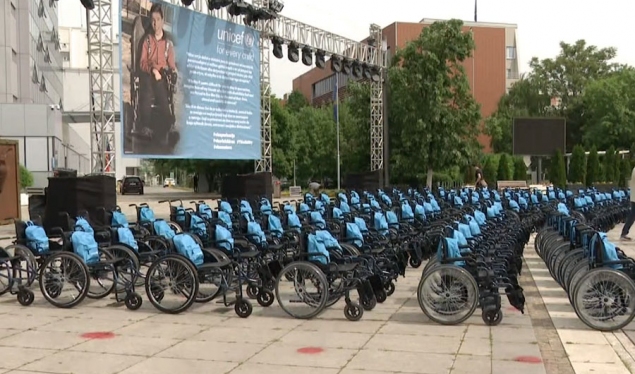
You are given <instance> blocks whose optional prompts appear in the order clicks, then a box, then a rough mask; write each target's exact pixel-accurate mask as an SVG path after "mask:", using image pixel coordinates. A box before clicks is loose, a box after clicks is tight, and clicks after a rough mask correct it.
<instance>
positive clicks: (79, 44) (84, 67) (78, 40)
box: [59, 27, 141, 179]
mask: <svg viewBox="0 0 635 374" xmlns="http://www.w3.org/2000/svg"><path fill="white" fill-rule="evenodd" d="M59 35H60V47H61V56H62V60H63V65H64V74H63V77H64V83H65V86H64V88H65V90H64V119H65V121H66V122H68V123H69V124H70V126H71V128H73V129H74V130H75V131H76V132H77V133H78V134H79V136H80V137H81V138H82V139H83V140H84V141H85V142H87V143H88V144H90V107H89V104H90V100H89V99H90V82H89V75H90V74H89V71H88V64H89V61H88V38H87V32H86V29H85V28H69V27H60V32H59ZM113 52H114V53H113V64H114V66H113V68H114V69H113V70H114V72H115V74H114V80H115V82H114V88H115V113H116V115H115V119H116V123H115V145H116V147H117V157H115V173H116V177H117V179H121V178H122V177H123V176H124V175H140V174H141V170H140V169H141V160H140V159H138V158H123V157H121V155H122V148H120V147H121V144H122V136H121V135H122V129H121V122H120V120H119V119H120V117H119V108H120V100H119V98H120V95H119V92H120V87H121V84H120V83H121V82H120V79H121V78H120V74H119V72H120V69H121V67H120V66H119V64H120V63H121V60H120V58H119V44H118V42H117V39H116V38H115V45H114V47H113ZM89 151H90V148H89Z"/></svg>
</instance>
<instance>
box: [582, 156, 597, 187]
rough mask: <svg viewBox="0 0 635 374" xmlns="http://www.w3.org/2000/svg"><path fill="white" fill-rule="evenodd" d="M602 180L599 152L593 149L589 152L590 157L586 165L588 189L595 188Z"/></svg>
mask: <svg viewBox="0 0 635 374" xmlns="http://www.w3.org/2000/svg"><path fill="white" fill-rule="evenodd" d="M599 178H600V156H598V150H597V148H595V147H592V148H591V150H590V151H589V156H588V158H587V163H586V180H585V184H586V185H587V187H591V186H593V185H594V184H595V183H597V182H599Z"/></svg>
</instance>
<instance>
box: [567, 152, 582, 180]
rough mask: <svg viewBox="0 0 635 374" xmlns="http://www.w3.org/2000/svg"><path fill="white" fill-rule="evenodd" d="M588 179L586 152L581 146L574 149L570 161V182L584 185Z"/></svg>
mask: <svg viewBox="0 0 635 374" xmlns="http://www.w3.org/2000/svg"><path fill="white" fill-rule="evenodd" d="M585 178H586V152H585V151H584V148H583V147H582V146H581V145H579V144H578V145H576V146H575V147H573V152H572V153H571V159H570V160H569V178H568V179H569V182H571V183H584V181H585Z"/></svg>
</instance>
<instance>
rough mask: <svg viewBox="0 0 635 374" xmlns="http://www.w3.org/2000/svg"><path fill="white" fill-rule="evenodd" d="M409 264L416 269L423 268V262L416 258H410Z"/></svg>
mask: <svg viewBox="0 0 635 374" xmlns="http://www.w3.org/2000/svg"><path fill="white" fill-rule="evenodd" d="M408 263H409V264H410V266H412V267H413V268H415V269H416V268H418V267H419V266H421V260H419V259H418V258H414V257H410V260H408Z"/></svg>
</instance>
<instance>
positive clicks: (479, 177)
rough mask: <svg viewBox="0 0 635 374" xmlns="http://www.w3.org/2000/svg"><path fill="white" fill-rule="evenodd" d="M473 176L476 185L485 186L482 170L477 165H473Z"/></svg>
mask: <svg viewBox="0 0 635 374" xmlns="http://www.w3.org/2000/svg"><path fill="white" fill-rule="evenodd" d="M474 178H475V180H476V182H474V185H475V186H476V187H482V188H487V182H485V178H484V177H483V171H482V170H481V168H480V167H479V166H478V165H474Z"/></svg>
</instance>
